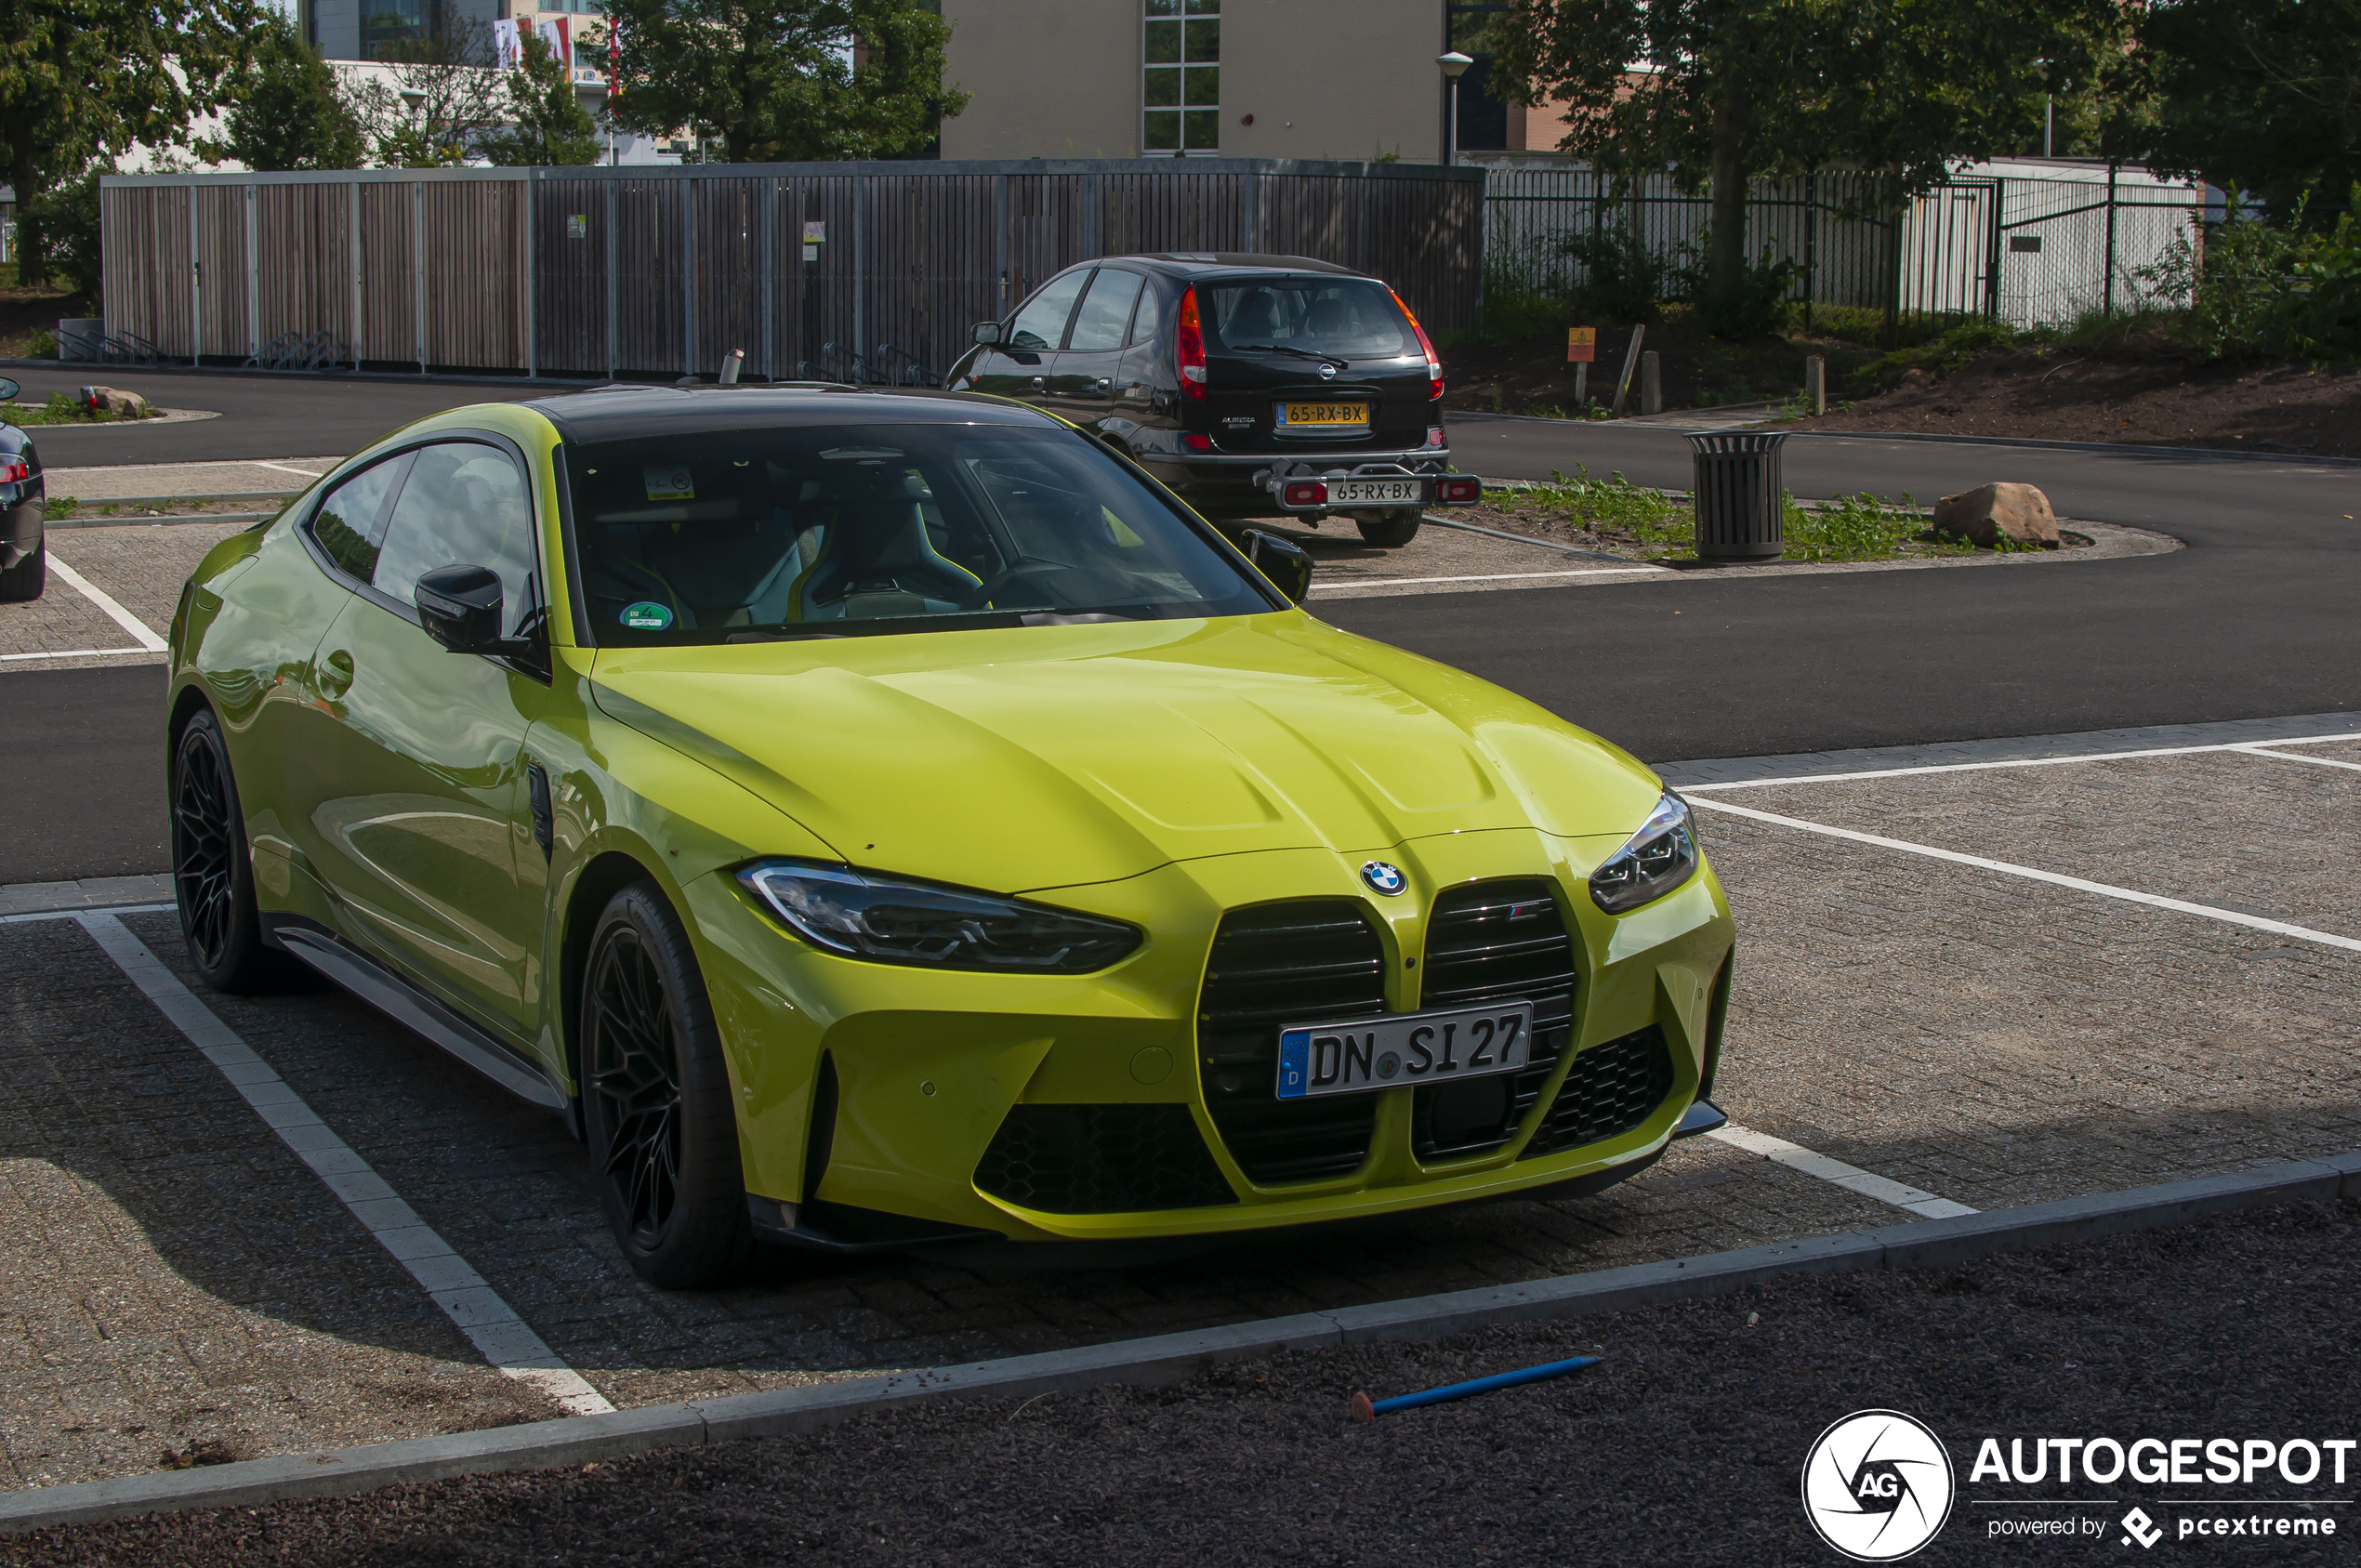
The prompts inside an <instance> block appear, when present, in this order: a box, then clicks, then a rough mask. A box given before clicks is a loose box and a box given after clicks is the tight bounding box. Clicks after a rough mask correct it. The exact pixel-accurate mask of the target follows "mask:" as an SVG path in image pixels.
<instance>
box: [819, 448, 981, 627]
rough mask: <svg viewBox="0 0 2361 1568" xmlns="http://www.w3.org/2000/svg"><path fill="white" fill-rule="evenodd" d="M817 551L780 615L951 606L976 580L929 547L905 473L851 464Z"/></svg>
mask: <svg viewBox="0 0 2361 1568" xmlns="http://www.w3.org/2000/svg"><path fill="white" fill-rule="evenodd" d="M846 489H847V490H848V491H850V492H851V493H850V494H844V495H843V496H842V497H841V499H840V502H839V506H838V522H837V523H836V525H835V526H833V527H831V528H829V529H828V530H827V534H826V537H825V538H824V540H823V541H822V543H821V547H820V558H819V560H816V561H814V562H813V563H812V565H811V570H810V571H808V572H806V573H804V574H803V577H802V579H801V580H800V581H798V583H797V584H796V585H795V588H794V590H793V591H792V592H791V593H790V594H789V596H788V601H787V604H788V608H787V619H789V620H791V621H794V620H804V621H816V620H838V619H844V620H870V619H875V618H877V617H880V616H887V615H924V614H930V613H932V614H941V613H944V612H946V611H951V610H956V609H957V608H958V607H959V606H960V604H961V603H963V602H964V601H965V600H967V598H968V596H969V594H970V593H972V592H973V591H974V590H975V589H976V588H977V587H978V586H981V585H982V582H983V579H981V578H979V577H978V576H977V575H976V574H975V573H972V572H970V571H969V570H968V569H967V568H966V567H964V566H961V565H960V564H959V563H958V562H957V561H955V560H950V559H949V558H948V557H946V556H944V555H943V554H942V553H941V552H940V551H938V550H937V549H936V548H935V547H934V541H933V540H932V539H931V538H930V537H929V536H928V534H927V521H926V514H925V512H924V510H923V509H922V508H921V507H920V505H919V502H920V500H921V498H922V497H923V496H924V495H925V494H927V490H926V485H925V483H924V481H921V480H920V479H919V478H918V476H917V475H916V474H912V473H898V474H895V473H887V472H884V471H882V470H875V469H870V470H856V472H855V474H854V475H853V476H851V483H849V484H848V485H847V486H846Z"/></svg>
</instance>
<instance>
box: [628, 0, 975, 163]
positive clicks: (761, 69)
mask: <svg viewBox="0 0 2361 1568" xmlns="http://www.w3.org/2000/svg"><path fill="white" fill-rule="evenodd" d="M939 9H940V7H932V8H930V7H925V6H923V5H921V4H920V3H919V0H612V3H611V4H609V6H608V7H607V17H608V22H609V25H610V26H615V27H618V28H619V29H620V32H621V39H620V49H621V55H622V86H623V95H622V103H621V105H620V107H619V109H618V110H617V111H616V112H615V123H616V124H617V125H622V126H624V127H625V128H627V129H630V130H636V131H642V132H645V133H647V134H649V135H653V136H661V135H663V134H665V133H666V132H667V131H672V130H676V129H679V127H681V126H684V125H688V126H695V127H699V128H701V129H704V130H706V131H707V132H709V133H710V134H712V135H713V136H715V137H717V138H719V141H720V145H721V153H722V157H723V159H724V160H725V161H726V162H729V163H733V164H743V163H756V162H766V163H767V162H773V161H781V160H801V159H828V158H878V157H890V156H891V155H893V154H894V153H897V152H915V151H917V149H919V148H921V147H924V146H925V145H926V144H927V143H928V142H929V141H930V140H932V139H933V138H934V137H935V135H936V134H937V132H938V130H939V129H940V127H941V125H942V124H943V117H944V116H945V115H950V114H956V113H958V112H959V111H960V110H962V109H964V108H966V107H967V102H968V95H967V94H965V93H963V92H961V91H959V90H958V89H957V88H956V87H946V86H943V46H944V44H945V43H946V42H947V41H948V40H949V38H950V36H951V29H950V28H949V26H948V25H947V24H945V23H944V21H943V18H942V17H941V15H939V14H937V13H938V12H939Z"/></svg>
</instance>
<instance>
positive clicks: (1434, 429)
mask: <svg viewBox="0 0 2361 1568" xmlns="http://www.w3.org/2000/svg"><path fill="white" fill-rule="evenodd" d="M1427 444H1428V445H1429V446H1448V445H1450V444H1451V441H1450V439H1449V438H1448V437H1447V436H1445V435H1444V433H1443V427H1442V426H1440V425H1430V426H1428V427H1427Z"/></svg>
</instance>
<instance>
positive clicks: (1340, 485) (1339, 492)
mask: <svg viewBox="0 0 2361 1568" xmlns="http://www.w3.org/2000/svg"><path fill="white" fill-rule="evenodd" d="M1426 499H1427V483H1426V481H1424V480H1418V479H1332V480H1330V481H1328V504H1329V505H1330V506H1332V507H1359V506H1366V505H1368V504H1369V503H1371V502H1378V503H1381V504H1385V505H1390V506H1400V505H1402V504H1404V503H1405V502H1406V503H1408V504H1409V505H1411V506H1424V505H1425V504H1426Z"/></svg>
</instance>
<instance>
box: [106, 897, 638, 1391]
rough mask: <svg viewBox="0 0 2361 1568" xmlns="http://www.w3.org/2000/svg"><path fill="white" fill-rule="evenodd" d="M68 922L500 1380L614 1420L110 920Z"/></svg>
mask: <svg viewBox="0 0 2361 1568" xmlns="http://www.w3.org/2000/svg"><path fill="white" fill-rule="evenodd" d="M73 919H74V921H75V922H76V923H77V924H79V925H80V926H81V927H82V929H84V930H86V931H88V932H89V933H90V936H91V939H92V940H93V941H95V942H98V944H99V946H100V947H101V948H103V949H104V950H105V951H106V955H107V956H108V957H110V958H112V959H113V960H114V961H115V965H116V967H117V968H121V969H122V970H123V972H124V973H125V975H126V976H128V977H129V978H130V981H131V983H132V984H134V985H136V986H138V988H139V989H140V991H141V992H142V993H144V994H145V995H146V996H147V998H148V1000H149V1001H151V1002H153V1003H154V1004H155V1005H156V1009H157V1010H158V1011H159V1012H161V1013H163V1014H164V1016H165V1018H167V1019H169V1020H171V1021H172V1023H173V1025H174V1027H176V1028H178V1030H179V1031H180V1033H181V1034H186V1035H187V1036H188V1037H189V1043H190V1044H191V1045H193V1046H195V1047H196V1048H197V1049H198V1050H200V1051H202V1052H204V1058H205V1060H206V1061H210V1062H212V1063H213V1064H214V1066H216V1067H218V1068H219V1069H220V1070H221V1075H222V1076H223V1077H225V1078H227V1079H229V1080H230V1087H232V1088H234V1089H236V1090H237V1091H238V1093H239V1094H240V1095H241V1096H243V1097H244V1100H245V1102H246V1103H247V1104H248V1105H251V1106H252V1107H254V1112H255V1114H257V1115H258V1116H260V1117H261V1118H262V1119H263V1120H264V1121H265V1122H267V1123H269V1124H270V1130H271V1131H273V1132H275V1133H277V1134H278V1135H279V1137H280V1140H282V1141H284V1143H285V1144H286V1146H287V1147H288V1148H289V1149H292V1150H293V1151H295V1155H296V1158H297V1159H299V1160H301V1161H302V1162H303V1163H304V1164H305V1165H307V1166H310V1167H311V1169H312V1172H313V1174H315V1175H317V1176H318V1177H319V1178H320V1179H321V1180H322V1181H323V1182H324V1183H326V1185H327V1188H328V1191H330V1192H334V1193H335V1194H336V1197H337V1198H338V1199H339V1200H340V1201H341V1202H342V1203H343V1204H344V1206H345V1207H346V1208H348V1209H350V1210H351V1212H352V1217H353V1218H354V1219H358V1220H360V1221H361V1223H362V1225H363V1227H365V1228H366V1229H367V1231H368V1232H369V1234H371V1235H372V1236H375V1237H376V1240H377V1244H378V1245H380V1246H383V1247H384V1248H385V1249H386V1250H387V1251H388V1252H389V1253H391V1254H393V1257H394V1260H395V1261H396V1262H398V1263H400V1264H401V1265H402V1267H403V1268H404V1269H407V1270H408V1271H409V1272H410V1277H411V1278H412V1279H415V1280H416V1281H417V1282H418V1286H419V1288H420V1289H422V1290H424V1291H425V1292H426V1293H427V1295H428V1296H429V1297H430V1298H432V1299H433V1301H434V1304H435V1305H436V1306H438V1307H440V1308H442V1311H443V1313H444V1314H445V1315H446V1316H448V1317H449V1318H450V1319H451V1321H452V1323H454V1324H456V1325H457V1327H458V1329H459V1332H460V1333H462V1334H464V1335H466V1336H467V1337H468V1339H469V1340H470V1341H471V1342H472V1343H473V1344H474V1345H475V1348H476V1349H477V1350H478V1351H481V1352H482V1354H483V1359H484V1360H486V1361H488V1362H490V1363H491V1364H493V1366H494V1367H495V1368H496V1369H497V1370H498V1371H499V1372H501V1373H502V1374H503V1375H504V1376H506V1377H513V1378H515V1379H516V1380H517V1381H518V1382H520V1383H525V1384H529V1385H531V1386H532V1387H534V1388H535V1389H538V1390H541V1391H542V1392H543V1393H545V1394H547V1395H548V1396H549V1398H550V1399H552V1400H554V1401H555V1402H556V1403H558V1404H560V1405H561V1406H562V1407H563V1408H564V1409H565V1410H566V1412H567V1413H568V1414H569V1415H574V1416H604V1415H608V1414H611V1413H612V1412H613V1409H614V1406H613V1405H612V1404H610V1403H607V1399H606V1396H605V1395H604V1394H601V1393H600V1392H599V1390H596V1389H594V1388H592V1387H591V1386H590V1385H589V1384H588V1383H587V1381H585V1380H584V1378H583V1377H582V1375H581V1374H580V1373H578V1372H576V1371H574V1368H572V1367H571V1366H568V1365H567V1364H565V1363H564V1362H562V1361H561V1360H560V1359H558V1353H557V1352H556V1351H552V1350H551V1349H550V1348H549V1347H548V1345H547V1343H545V1342H544V1341H543V1340H542V1337H541V1336H539V1335H538V1334H535V1333H534V1331H533V1328H532V1325H531V1324H527V1323H526V1322H525V1321H524V1319H522V1318H521V1317H519V1316H518V1315H517V1312H516V1309H515V1308H513V1307H511V1306H509V1305H508V1302H506V1301H505V1300H503V1299H501V1298H500V1295H499V1293H498V1292H497V1291H495V1290H494V1289H493V1288H492V1287H491V1286H490V1285H486V1284H485V1283H484V1281H483V1276H482V1275H481V1274H479V1273H477V1272H475V1270H474V1269H473V1268H472V1267H470V1266H469V1265H468V1260H467V1259H466V1258H462V1257H460V1256H459V1255H458V1253H457V1252H455V1251H454V1250H453V1249H452V1247H451V1245H450V1244H449V1243H448V1242H446V1241H444V1240H443V1239H442V1237H441V1236H440V1235H437V1234H436V1233H435V1232H434V1230H433V1228H432V1227H431V1226H429V1225H428V1224H426V1223H425V1222H424V1221H423V1220H421V1219H419V1218H418V1216H417V1213H416V1211H415V1210H414V1209H412V1208H411V1206H409V1205H408V1204H406V1203H403V1202H402V1198H401V1196H400V1194H398V1193H396V1192H394V1190H393V1189H392V1188H391V1187H389V1186H388V1185H387V1184H386V1182H385V1179H383V1178H382V1177H380V1176H378V1175H377V1173H376V1171H374V1170H372V1169H371V1168H369V1162H368V1161H366V1160H364V1159H363V1158H362V1157H361V1156H360V1155H359V1154H358V1153H354V1152H353V1150H352V1149H351V1148H350V1146H349V1145H348V1144H347V1143H346V1142H345V1141H344V1140H342V1139H340V1138H338V1137H337V1136H336V1134H335V1133H334V1132H332V1131H330V1130H329V1129H328V1126H327V1124H326V1123H324V1122H323V1121H322V1120H321V1119H320V1118H319V1116H318V1115H317V1114H316V1113H314V1112H313V1111H312V1109H311V1107H310V1106H309V1105H306V1104H305V1103H304V1102H303V1099H302V1097H301V1096H299V1095H297V1093H296V1091H295V1090H294V1089H292V1088H290V1087H287V1083H286V1080H285V1079H284V1078H282V1077H280V1076H279V1074H277V1073H275V1072H273V1071H271V1069H270V1063H269V1062H266V1061H263V1060H262V1058H260V1057H259V1056H257V1055H256V1054H255V1052H254V1050H253V1048H251V1047H249V1046H248V1045H247V1044H246V1043H245V1042H244V1040H242V1039H240V1038H238V1036H237V1034H236V1032H235V1031H233V1030H231V1027H230V1026H229V1025H228V1024H226V1023H224V1022H222V1021H220V1020H219V1019H218V1018H216V1017H215V1016H214V1014H213V1010H212V1009H211V1008H207V1007H206V1006H205V1005H204V1003H203V1002H201V1001H199V1000H198V999H197V996H196V994H195V993H194V992H192V991H191V990H190V989H189V988H188V987H187V986H185V985H183V984H181V983H180V977H179V976H178V975H176V974H174V973H173V972H172V971H171V970H170V969H168V968H165V966H164V963H163V961H162V960H161V959H159V958H158V957H157V956H156V955H154V954H152V953H151V952H149V951H148V948H147V945H146V943H144V942H141V941H140V940H139V939H138V937H135V936H133V935H132V934H131V932H130V931H129V930H128V929H126V928H125V926H124V924H123V922H122V921H120V920H118V919H116V918H115V916H114V913H113V912H111V911H110V912H101V913H90V914H81V915H76V916H73Z"/></svg>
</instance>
